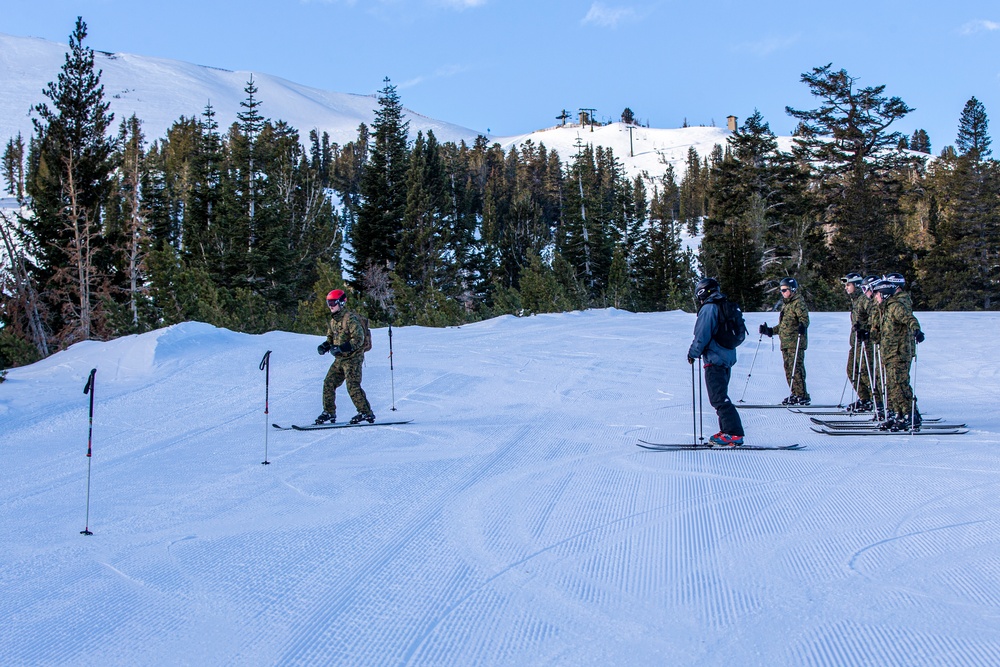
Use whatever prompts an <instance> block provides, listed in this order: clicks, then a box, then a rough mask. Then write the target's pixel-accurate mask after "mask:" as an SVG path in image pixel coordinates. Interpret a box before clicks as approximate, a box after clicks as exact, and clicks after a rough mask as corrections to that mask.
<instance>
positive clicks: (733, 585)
mask: <svg viewBox="0 0 1000 667" xmlns="http://www.w3.org/2000/svg"><path fill="white" fill-rule="evenodd" d="M919 317H920V318H921V322H922V324H923V325H924V330H925V331H926V332H927V333H928V340H927V342H926V343H924V344H923V345H921V347H920V348H919V352H920V354H921V357H920V358H919V360H918V372H917V393H918V395H919V396H920V399H921V405H922V409H923V411H924V412H927V413H929V414H930V413H933V414H935V415H940V416H944V417H947V418H954V419H962V420H964V421H968V422H969V425H970V428H971V431H970V433H969V434H967V435H964V436H938V437H934V436H922V437H921V438H908V437H906V436H889V437H870V438H855V439H852V438H847V437H845V438H830V437H827V436H823V435H819V434H816V433H813V432H811V431H810V430H809V428H808V424H809V422H808V416H806V415H798V414H793V413H789V412H785V411H781V410H752V409H744V410H741V416H742V417H743V421H744V425H745V427H746V430H747V433H748V439H749V440H750V441H751V442H758V443H760V444H788V443H791V442H800V443H802V444H805V445H806V449H805V450H802V451H797V452H739V451H677V452H649V451H645V450H640V449H639V448H637V447H635V445H634V443H635V441H636V440H637V439H638V438H652V439H660V440H671V441H688V440H690V439H691V438H692V427H693V424H692V406H691V400H692V395H691V377H692V376H691V368H690V366H688V364H687V363H685V361H684V353H685V352H686V350H687V345H688V343H689V342H690V336H691V328H692V325H693V322H694V318H693V316H691V315H686V314H683V313H658V314H642V315H633V314H629V313H624V312H620V311H614V310H608V311H589V312H585V313H567V314H563V315H549V316H538V317H531V318H524V319H517V318H511V317H505V318H498V319H496V320H490V321H487V322H482V323H478V324H475V325H468V326H463V327H452V328H447V329H439V330H433V329H424V328H419V327H404V328H401V329H394V331H393V334H394V336H393V348H394V356H393V360H394V366H395V371H394V373H392V374H390V372H389V368H388V359H387V354H388V345H387V339H386V336H385V332H384V331H380V330H376V331H375V332H374V333H375V337H376V347H375V349H374V350H373V351H372V352H371V353H370V354H369V355H368V359H367V362H366V367H365V371H364V386H365V389H366V391H367V393H368V396H369V399H370V400H371V401H372V404H373V407H374V409H375V411H376V414H378V416H379V417H380V418H381V419H388V418H390V417H399V418H401V419H413V420H414V421H413V423H411V424H406V425H403V426H383V427H378V428H375V429H346V430H342V431H326V432H324V431H312V432H276V431H273V429H271V431H272V432H270V433H266V436H265V432H266V431H268V426H267V424H268V423H269V422H271V421H276V422H278V423H281V424H283V425H284V424H287V423H309V422H310V421H311V420H312V417H313V416H314V415H315V414H317V413H318V412H319V409H320V405H319V393H320V386H321V383H322V378H323V376H324V374H325V372H326V369H327V367H328V365H329V358H328V357H324V358H317V355H316V353H315V344H316V340H318V338H317V337H310V336H301V335H294V334H287V333H280V332H275V333H271V334H267V335H265V336H244V335H240V334H233V333H230V332H226V331H223V330H219V329H215V328H213V327H209V326H207V325H200V324H185V325H179V326H177V327H171V328H168V329H165V330H161V331H159V332H152V333H150V334H145V335H143V336H137V337H129V338H127V339H120V340H118V341H112V342H109V343H103V344H99V343H84V344H81V345H78V346H74V347H73V348H71V349H70V350H68V351H65V352H62V353H60V354H58V355H55V356H53V357H51V358H50V359H48V360H45V361H43V362H40V363H39V364H35V365H34V366H31V367H27V368H23V369H14V370H12V371H11V372H10V376H9V381H8V382H6V383H4V384H2V385H0V419H2V422H0V436H2V441H3V448H4V453H5V458H6V461H7V465H6V470H5V473H4V484H3V485H2V488H0V500H2V503H0V525H2V526H3V527H4V528H5V534H6V535H7V537H8V542H7V548H6V550H5V551H4V553H3V554H2V555H0V565H2V567H0V590H4V591H5V594H4V595H3V596H0V621H2V622H3V627H4V637H5V639H4V641H0V664H3V665H29V664H30V665H98V664H100V665H109V664H110V665H131V664H147V665H149V664H165V665H172V664H190V663H202V664H233V665H271V664H279V665H315V664H343V665H356V664H377V665H444V664H470V665H472V664H475V665H524V664H531V665H555V664H595V665H596V664H600V665H607V664H621V665H636V664H651V665H652V664H691V665H715V664H725V663H731V664H746V665H774V664H795V665H815V666H833V665H876V664H877V665H942V664H956V665H957V664H962V665H984V666H985V665H995V664H998V663H1000V630H998V627H1000V626H998V624H997V619H998V617H1000V576H998V575H1000V538H998V534H1000V533H998V530H997V528H998V525H997V522H998V520H997V518H996V517H997V516H998V512H997V510H998V505H1000V500H998V493H997V490H998V487H1000V481H998V480H1000V477H998V475H997V473H998V472H1000V449H998V447H997V445H998V444H1000V417H998V415H997V414H996V413H995V411H994V407H993V404H994V397H995V396H996V395H997V393H998V390H1000V386H998V385H1000V382H998V377H1000V374H998V373H997V372H996V362H992V361H985V362H978V361H975V360H988V359H992V358H993V353H992V349H991V348H990V345H989V343H988V341H983V340H980V337H975V336H974V335H973V334H972V333H969V334H964V333H963V332H964V331H969V332H973V331H976V330H987V329H993V328H995V327H996V325H997V324H1000V321H998V318H997V317H996V316H994V315H990V314H956V313H948V314H944V313H941V314H919ZM774 319H775V317H774V314H773V313H768V314H755V313H750V314H748V315H747V320H748V328H749V329H750V330H751V331H756V328H757V325H758V324H759V323H760V322H763V321H766V320H769V321H771V323H772V324H773V320H774ZM956 320H957V321H956ZM846 321H847V316H846V315H845V314H825V313H815V314H813V326H812V327H811V331H810V346H809V350H808V351H807V354H806V364H807V368H808V370H809V376H808V381H809V389H810V393H811V394H812V396H813V398H814V399H815V400H816V401H817V402H820V401H822V402H833V403H835V402H838V400H839V397H840V393H841V391H842V388H843V375H842V374H843V365H844V357H845V355H846V346H845V345H844V342H845V341H844V339H845V338H846V331H847V325H846ZM964 335H967V336H968V338H967V339H963V340H961V341H960V344H952V343H949V342H947V341H948V340H949V338H951V339H952V341H953V340H954V338H955V337H961V336H964ZM756 348H757V341H756V340H748V341H747V343H746V344H745V345H744V346H742V347H741V349H740V363H739V365H737V367H736V368H735V369H734V372H733V377H732V382H731V385H730V394H731V396H732V397H733V399H734V400H736V399H739V398H744V399H745V401H746V402H748V403H750V402H772V401H776V400H780V398H781V397H783V396H784V395H785V394H786V393H787V388H786V386H785V384H784V379H783V374H782V367H781V361H780V354H779V353H778V351H777V350H776V349H775V350H772V349H770V344H769V342H768V341H767V340H764V341H763V342H762V343H761V344H760V348H759V350H758V352H757V358H756V361H755V362H754V367H753V372H752V379H751V381H750V382H747V379H748V378H747V374H748V372H749V371H748V369H749V365H750V363H751V359H752V358H753V353H754V350H755V349H756ZM268 349H270V350H273V353H272V357H271V364H272V365H271V387H270V415H269V416H268V417H265V416H264V415H263V392H264V387H263V373H261V372H260V371H259V369H258V364H259V362H260V358H261V356H262V354H263V353H264V351H266V350H268ZM93 367H97V368H98V373H97V376H96V380H97V386H96V392H97V393H96V409H95V420H94V458H93V460H92V464H93V469H92V490H91V513H90V518H89V527H90V528H91V530H93V531H94V535H93V536H89V537H84V536H80V535H79V531H80V530H81V529H82V528H83V520H84V499H85V494H86V463H87V462H86V461H85V460H84V459H85V457H84V456H83V455H84V454H85V448H86V443H85V439H86V426H87V423H86V422H87V400H88V397H86V396H84V395H83V394H82V388H83V384H84V382H85V380H86V377H87V374H88V373H89V370H90V368H93ZM930 378H933V381H930V380H929V379H930ZM393 391H394V396H395V405H396V407H397V408H398V411H396V412H393V411H391V409H390V407H391V402H390V396H392V395H393ZM703 409H704V416H703V419H702V420H700V424H699V426H698V428H699V430H700V431H701V432H702V433H703V434H704V435H706V436H707V435H708V434H710V433H713V432H714V431H715V430H717V429H716V428H715V416H714V412H713V411H712V410H711V408H710V406H709V405H708V400H707V398H704V399H703ZM338 412H339V413H340V416H341V418H342V419H343V418H346V417H348V416H350V414H353V410H352V407H351V405H350V401H349V400H348V398H347V396H346V392H345V391H344V389H343V388H342V389H341V390H339V391H338ZM695 422H698V420H695ZM265 437H267V442H268V458H269V460H270V461H271V465H268V466H263V465H261V461H262V460H263V457H264V438H265Z"/></svg>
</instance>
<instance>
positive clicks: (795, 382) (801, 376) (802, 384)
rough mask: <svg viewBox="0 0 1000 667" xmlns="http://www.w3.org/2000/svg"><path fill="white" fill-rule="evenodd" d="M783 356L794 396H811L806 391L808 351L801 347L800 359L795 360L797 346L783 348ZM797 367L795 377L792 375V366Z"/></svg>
mask: <svg viewBox="0 0 1000 667" xmlns="http://www.w3.org/2000/svg"><path fill="white" fill-rule="evenodd" d="M781 356H782V358H783V359H784V362H785V381H786V382H788V387H789V389H791V391H792V395H793V396H799V397H801V398H809V392H807V391H806V351H805V350H803V349H802V348H799V354H798V361H797V362H796V361H795V357H796V355H795V348H794V347H792V348H787V347H783V348H781ZM793 366H794V369H795V377H792V368H793Z"/></svg>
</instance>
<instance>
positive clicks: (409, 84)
mask: <svg viewBox="0 0 1000 667" xmlns="http://www.w3.org/2000/svg"><path fill="white" fill-rule="evenodd" d="M468 71H469V67H468V66H465V65H446V66H444V67H439V68H438V69H436V70H435V71H434V73H433V74H427V75H424V74H422V75H420V76H416V77H414V78H412V79H410V80H409V81H404V82H403V83H401V84H399V86H397V87H398V88H399V89H400V90H402V89H405V88H413V87H414V86H419V85H420V84H422V83H424V82H425V81H430V80H431V79H446V78H448V77H451V76H456V75H458V74H462V73H463V72H468Z"/></svg>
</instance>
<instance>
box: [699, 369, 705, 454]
mask: <svg viewBox="0 0 1000 667" xmlns="http://www.w3.org/2000/svg"><path fill="white" fill-rule="evenodd" d="M704 374H705V367H704V366H703V365H702V363H701V359H699V360H698V441H699V442H704V441H705V401H704V392H703V391H702V389H701V387H702V377H703V376H704Z"/></svg>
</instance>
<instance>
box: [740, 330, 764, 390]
mask: <svg viewBox="0 0 1000 667" xmlns="http://www.w3.org/2000/svg"><path fill="white" fill-rule="evenodd" d="M762 340H764V334H761V335H760V336H758V337H757V347H756V348H754V351H753V359H751V360H750V372H749V373H747V381H746V382H745V383H744V384H743V393H742V394H740V400H739V401H737V403H742V402H743V397H744V396H746V395H747V387H749V386H750V376H751V375H752V374H753V365H754V364H755V363H757V351H758V350H760V341H762Z"/></svg>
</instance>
